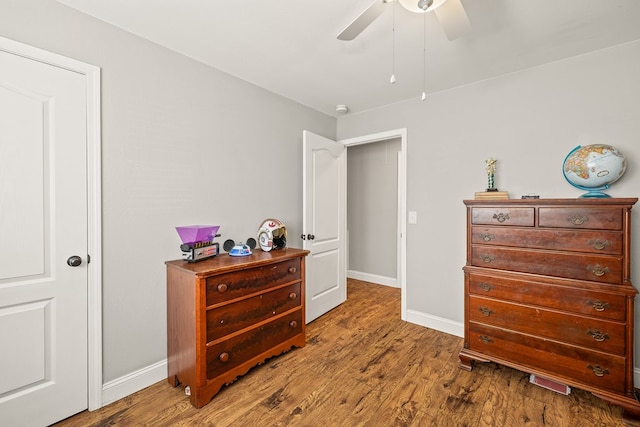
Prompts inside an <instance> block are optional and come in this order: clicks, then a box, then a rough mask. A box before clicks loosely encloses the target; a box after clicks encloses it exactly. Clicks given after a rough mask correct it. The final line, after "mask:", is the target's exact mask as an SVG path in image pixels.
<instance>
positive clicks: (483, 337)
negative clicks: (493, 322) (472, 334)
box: [478, 335, 493, 344]
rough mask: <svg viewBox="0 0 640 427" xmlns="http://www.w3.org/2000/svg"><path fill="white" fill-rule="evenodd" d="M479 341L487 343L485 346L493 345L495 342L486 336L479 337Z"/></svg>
mask: <svg viewBox="0 0 640 427" xmlns="http://www.w3.org/2000/svg"><path fill="white" fill-rule="evenodd" d="M478 339H479V340H480V341H482V342H483V343H485V344H491V343H493V340H492V339H491V338H490V337H488V336H486V335H479V336H478Z"/></svg>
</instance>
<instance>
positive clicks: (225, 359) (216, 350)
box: [207, 310, 303, 379]
mask: <svg viewBox="0 0 640 427" xmlns="http://www.w3.org/2000/svg"><path fill="white" fill-rule="evenodd" d="M302 328H303V322H302V311H301V310H298V311H296V312H294V313H291V314H289V315H286V316H283V317H280V318H278V319H275V320H273V321H272V322H269V323H267V324H265V325H263V326H260V327H257V328H256V329H255V330H249V331H246V332H244V333H241V334H239V335H236V336H232V337H231V338H229V339H227V340H224V341H222V342H220V343H218V344H214V345H211V346H208V347H207V379H210V378H214V377H216V376H218V375H222V374H224V373H225V372H227V371H229V370H230V369H232V368H234V367H236V366H239V365H241V364H243V363H245V362H247V361H250V360H251V359H252V358H254V357H256V356H258V355H260V354H261V353H262V352H264V351H266V350H268V349H269V348H272V347H273V346H274V344H275V343H281V342H284V341H287V340H288V339H290V338H293V337H295V336H296V335H298V334H300V333H302Z"/></svg>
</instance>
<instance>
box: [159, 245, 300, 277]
mask: <svg viewBox="0 0 640 427" xmlns="http://www.w3.org/2000/svg"><path fill="white" fill-rule="evenodd" d="M308 253H309V251H307V250H303V249H295V248H284V249H276V250H273V251H269V252H264V251H262V250H260V249H254V250H253V253H252V254H251V255H248V256H241V257H236V256H230V255H229V254H224V253H223V254H220V255H216V256H215V257H213V258H209V259H206V260H203V261H198V262H187V261H184V260H182V259H176V260H172V261H166V262H165V264H166V265H167V267H172V268H178V269H181V270H185V271H189V272H191V273H193V274H195V275H199V276H206V275H208V274H211V273H212V272H221V271H233V270H241V269H244V268H248V267H259V266H261V265H266V264H270V263H274V262H279V261H286V260H288V259H293V258H299V257H304V256H306V255H307V254H308Z"/></svg>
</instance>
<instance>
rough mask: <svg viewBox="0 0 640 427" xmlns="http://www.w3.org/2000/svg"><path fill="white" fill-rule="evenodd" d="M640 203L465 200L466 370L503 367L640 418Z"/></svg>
mask: <svg viewBox="0 0 640 427" xmlns="http://www.w3.org/2000/svg"><path fill="white" fill-rule="evenodd" d="M637 200H638V199H636V198H606V199H586V198H581V199H517V200H465V201H464V203H465V205H466V209H467V263H466V265H465V267H464V278H465V281H464V283H465V323H464V329H465V331H464V346H463V348H462V350H461V351H460V361H461V367H462V368H464V369H467V370H471V369H472V363H473V362H474V361H478V362H489V361H493V362H497V363H500V364H503V365H506V366H510V367H513V368H516V369H519V370H522V371H525V372H528V373H533V374H536V375H539V376H541V377H544V378H547V379H550V380H553V381H556V382H559V383H563V384H567V385H570V386H573V387H577V388H580V389H583V390H587V391H590V392H592V393H593V394H594V395H596V396H598V397H600V398H602V399H604V400H606V401H608V402H610V403H613V404H616V405H619V406H621V407H623V409H625V410H626V411H627V412H628V413H630V414H632V415H635V416H637V415H638V414H639V413H640V404H639V403H638V401H637V399H636V395H635V388H634V384H633V367H634V359H633V350H634V347H633V346H634V344H633V336H634V335H633V327H634V320H633V319H634V298H635V295H636V293H637V291H636V289H635V288H634V287H633V286H632V284H631V281H630V259H631V258H630V241H631V234H630V231H631V209H632V207H633V205H634V204H635V203H636V202H637Z"/></svg>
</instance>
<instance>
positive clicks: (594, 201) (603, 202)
mask: <svg viewBox="0 0 640 427" xmlns="http://www.w3.org/2000/svg"><path fill="white" fill-rule="evenodd" d="M637 201H638V198H637V197H626V198H614V197H611V198H602V199H599V198H576V199H495V200H491V199H472V200H463V202H464V204H465V205H467V206H493V205H512V206H589V207H609V206H633V205H634V204H635V203H636V202H637Z"/></svg>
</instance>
